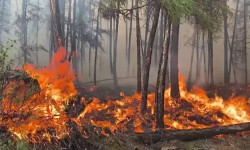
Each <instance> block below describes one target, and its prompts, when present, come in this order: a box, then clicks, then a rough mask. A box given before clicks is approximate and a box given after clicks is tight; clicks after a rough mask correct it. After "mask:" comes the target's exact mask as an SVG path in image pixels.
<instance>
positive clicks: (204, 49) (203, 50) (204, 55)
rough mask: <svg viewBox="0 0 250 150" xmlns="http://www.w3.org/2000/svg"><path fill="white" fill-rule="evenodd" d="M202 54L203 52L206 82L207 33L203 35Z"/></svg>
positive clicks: (206, 78)
mask: <svg viewBox="0 0 250 150" xmlns="http://www.w3.org/2000/svg"><path fill="white" fill-rule="evenodd" d="M202 52H203V63H204V73H205V80H206V81H207V80H208V77H207V64H206V62H207V60H206V48H205V33H204V32H203V33H202Z"/></svg>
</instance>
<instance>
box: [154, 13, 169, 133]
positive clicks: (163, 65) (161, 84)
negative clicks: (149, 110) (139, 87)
mask: <svg viewBox="0 0 250 150" xmlns="http://www.w3.org/2000/svg"><path fill="white" fill-rule="evenodd" d="M167 25H168V31H167V32H168V33H167V34H166V35H165V38H164V45H163V50H162V54H161V58H160V64H159V70H158V78H157V85H156V97H155V101H156V128H164V92H165V86H166V85H165V84H166V81H165V80H166V70H167V65H168V51H169V44H170V36H171V19H170V17H168V24H167Z"/></svg>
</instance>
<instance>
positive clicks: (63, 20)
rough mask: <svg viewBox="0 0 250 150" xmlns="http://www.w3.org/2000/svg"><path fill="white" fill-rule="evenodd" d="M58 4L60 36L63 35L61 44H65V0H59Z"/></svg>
mask: <svg viewBox="0 0 250 150" xmlns="http://www.w3.org/2000/svg"><path fill="white" fill-rule="evenodd" d="M59 4H60V17H61V25H62V27H61V29H62V37H64V39H63V41H62V42H63V45H65V4H66V0H60V2H59Z"/></svg>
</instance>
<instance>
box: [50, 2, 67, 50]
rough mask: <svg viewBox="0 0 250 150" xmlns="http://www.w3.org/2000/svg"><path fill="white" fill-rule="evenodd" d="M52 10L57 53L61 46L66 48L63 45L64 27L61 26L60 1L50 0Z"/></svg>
mask: <svg viewBox="0 0 250 150" xmlns="http://www.w3.org/2000/svg"><path fill="white" fill-rule="evenodd" d="M50 5H51V7H50V10H51V19H52V25H53V29H54V42H55V51H57V49H58V48H59V47H60V46H64V43H63V39H64V37H63V34H62V25H61V17H60V7H59V0H50Z"/></svg>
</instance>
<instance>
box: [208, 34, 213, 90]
mask: <svg viewBox="0 0 250 150" xmlns="http://www.w3.org/2000/svg"><path fill="white" fill-rule="evenodd" d="M208 51H209V54H210V55H209V64H210V65H209V70H210V71H209V72H210V75H209V76H210V84H211V85H214V67H213V66H214V64H213V51H214V50H213V32H212V31H208Z"/></svg>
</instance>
